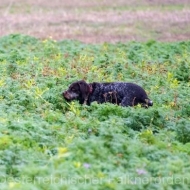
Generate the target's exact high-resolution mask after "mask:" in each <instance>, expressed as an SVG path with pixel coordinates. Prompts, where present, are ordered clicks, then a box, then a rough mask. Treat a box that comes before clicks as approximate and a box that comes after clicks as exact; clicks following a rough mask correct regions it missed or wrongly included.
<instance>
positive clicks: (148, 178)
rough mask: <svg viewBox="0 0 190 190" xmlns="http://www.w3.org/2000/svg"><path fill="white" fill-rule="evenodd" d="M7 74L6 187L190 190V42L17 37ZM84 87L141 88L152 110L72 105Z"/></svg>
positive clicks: (4, 59) (4, 64)
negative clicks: (68, 97)
mask: <svg viewBox="0 0 190 190" xmlns="http://www.w3.org/2000/svg"><path fill="white" fill-rule="evenodd" d="M0 70H1V73H0V158H1V159H0V166H1V167H0V168H1V170H0V183H1V189H5V190H6V189H17V190H22V189H23V190H26V189H31V190H38V189H45V190H52V189H54V190H63V189H69V190H70V189H72V190H74V189H77V190H78V189H86V190H90V189H94V190H95V189H102V190H108V189H109V190H111V189H114V190H115V189H117V190H123V189H134V190H136V189H138V190H141V189H142V190H144V189H146V190H154V189H160V190H162V189H163V190H164V189H167V190H169V189H183V190H188V189H189V188H190V162H189V160H190V118H189V116H190V100H189V94H190V42H175V43H160V42H155V41H149V42H147V43H138V42H130V43H126V44H122V43H117V44H107V43H105V44H99V45H89V44H83V43H80V42H76V41H61V42H56V41H54V40H52V39H47V40H44V41H40V40H37V39H35V38H32V37H29V36H22V35H10V36H6V37H2V38H0ZM79 79H85V80H87V81H88V82H92V81H99V82H101V81H130V82H135V83H137V84H139V85H141V86H142V87H143V88H145V89H146V91H147V93H148V95H149V97H150V98H151V99H152V100H153V102H154V106H153V107H151V108H149V109H143V108H141V107H139V106H136V107H127V108H126V107H125V108H124V107H120V106H116V105H112V104H101V105H98V104H97V103H93V104H92V106H81V105H79V103H78V102H72V103H67V102H65V100H64V99H63V98H62V96H61V93H62V91H63V90H65V89H67V87H68V85H69V84H70V83H72V82H73V81H76V80H79Z"/></svg>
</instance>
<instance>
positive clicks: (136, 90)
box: [62, 80, 153, 108]
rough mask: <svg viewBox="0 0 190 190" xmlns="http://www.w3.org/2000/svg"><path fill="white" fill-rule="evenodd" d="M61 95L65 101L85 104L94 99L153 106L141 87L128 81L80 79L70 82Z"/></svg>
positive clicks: (128, 104)
mask: <svg viewBox="0 0 190 190" xmlns="http://www.w3.org/2000/svg"><path fill="white" fill-rule="evenodd" d="M62 95H63V97H64V98H65V99H66V100H67V101H72V100H78V101H79V103H80V104H86V105H90V104H91V103H92V102H94V101H96V102H97V103H100V104H102V103H106V102H109V103H113V104H117V105H121V106H136V105H137V104H140V105H141V106H142V107H146V108H148V107H149V106H153V102H152V101H151V100H150V99H149V98H148V96H147V94H146V92H145V90H144V89H143V88H142V87H140V86H138V85H137V84H134V83H128V82H106V83H98V82H93V83H87V82H85V81H84V80H80V81H76V82H74V83H72V84H71V85H70V86H69V88H68V90H66V91H64V92H63V93H62Z"/></svg>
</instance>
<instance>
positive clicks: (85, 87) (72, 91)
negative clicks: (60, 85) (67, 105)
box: [63, 80, 90, 104]
mask: <svg viewBox="0 0 190 190" xmlns="http://www.w3.org/2000/svg"><path fill="white" fill-rule="evenodd" d="M89 93H90V86H89V84H87V83H86V82H85V81H84V80H80V81H77V82H74V83H72V84H71V85H70V86H69V89H68V90H66V91H65V92H63V97H64V98H65V99H66V100H67V101H72V100H79V102H80V103H81V104H83V103H84V102H86V101H87V99H88V96H89Z"/></svg>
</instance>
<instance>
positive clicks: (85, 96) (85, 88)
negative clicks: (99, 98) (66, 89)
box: [78, 80, 90, 103]
mask: <svg viewBox="0 0 190 190" xmlns="http://www.w3.org/2000/svg"><path fill="white" fill-rule="evenodd" d="M78 84H79V87H80V92H81V96H82V101H83V103H86V101H87V99H88V96H89V93H90V86H89V85H88V84H87V83H86V82H85V81H84V80H81V81H79V82H78Z"/></svg>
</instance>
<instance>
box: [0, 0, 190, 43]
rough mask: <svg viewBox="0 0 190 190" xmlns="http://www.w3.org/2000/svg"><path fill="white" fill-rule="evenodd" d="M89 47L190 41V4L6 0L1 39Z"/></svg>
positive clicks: (173, 0)
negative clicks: (20, 37) (17, 37)
mask: <svg viewBox="0 0 190 190" xmlns="http://www.w3.org/2000/svg"><path fill="white" fill-rule="evenodd" d="M11 33H22V34H26V35H31V36H35V37H37V38H41V39H46V38H53V39H55V40H63V39H75V40H80V41H82V42H85V43H102V42H105V41H106V42H118V41H122V42H125V41H130V40H135V41H147V40H150V39H153V40H159V41H181V40H189V39H190V0H52V1H48V0H35V1H34V0H0V36H4V35H8V34H11Z"/></svg>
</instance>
